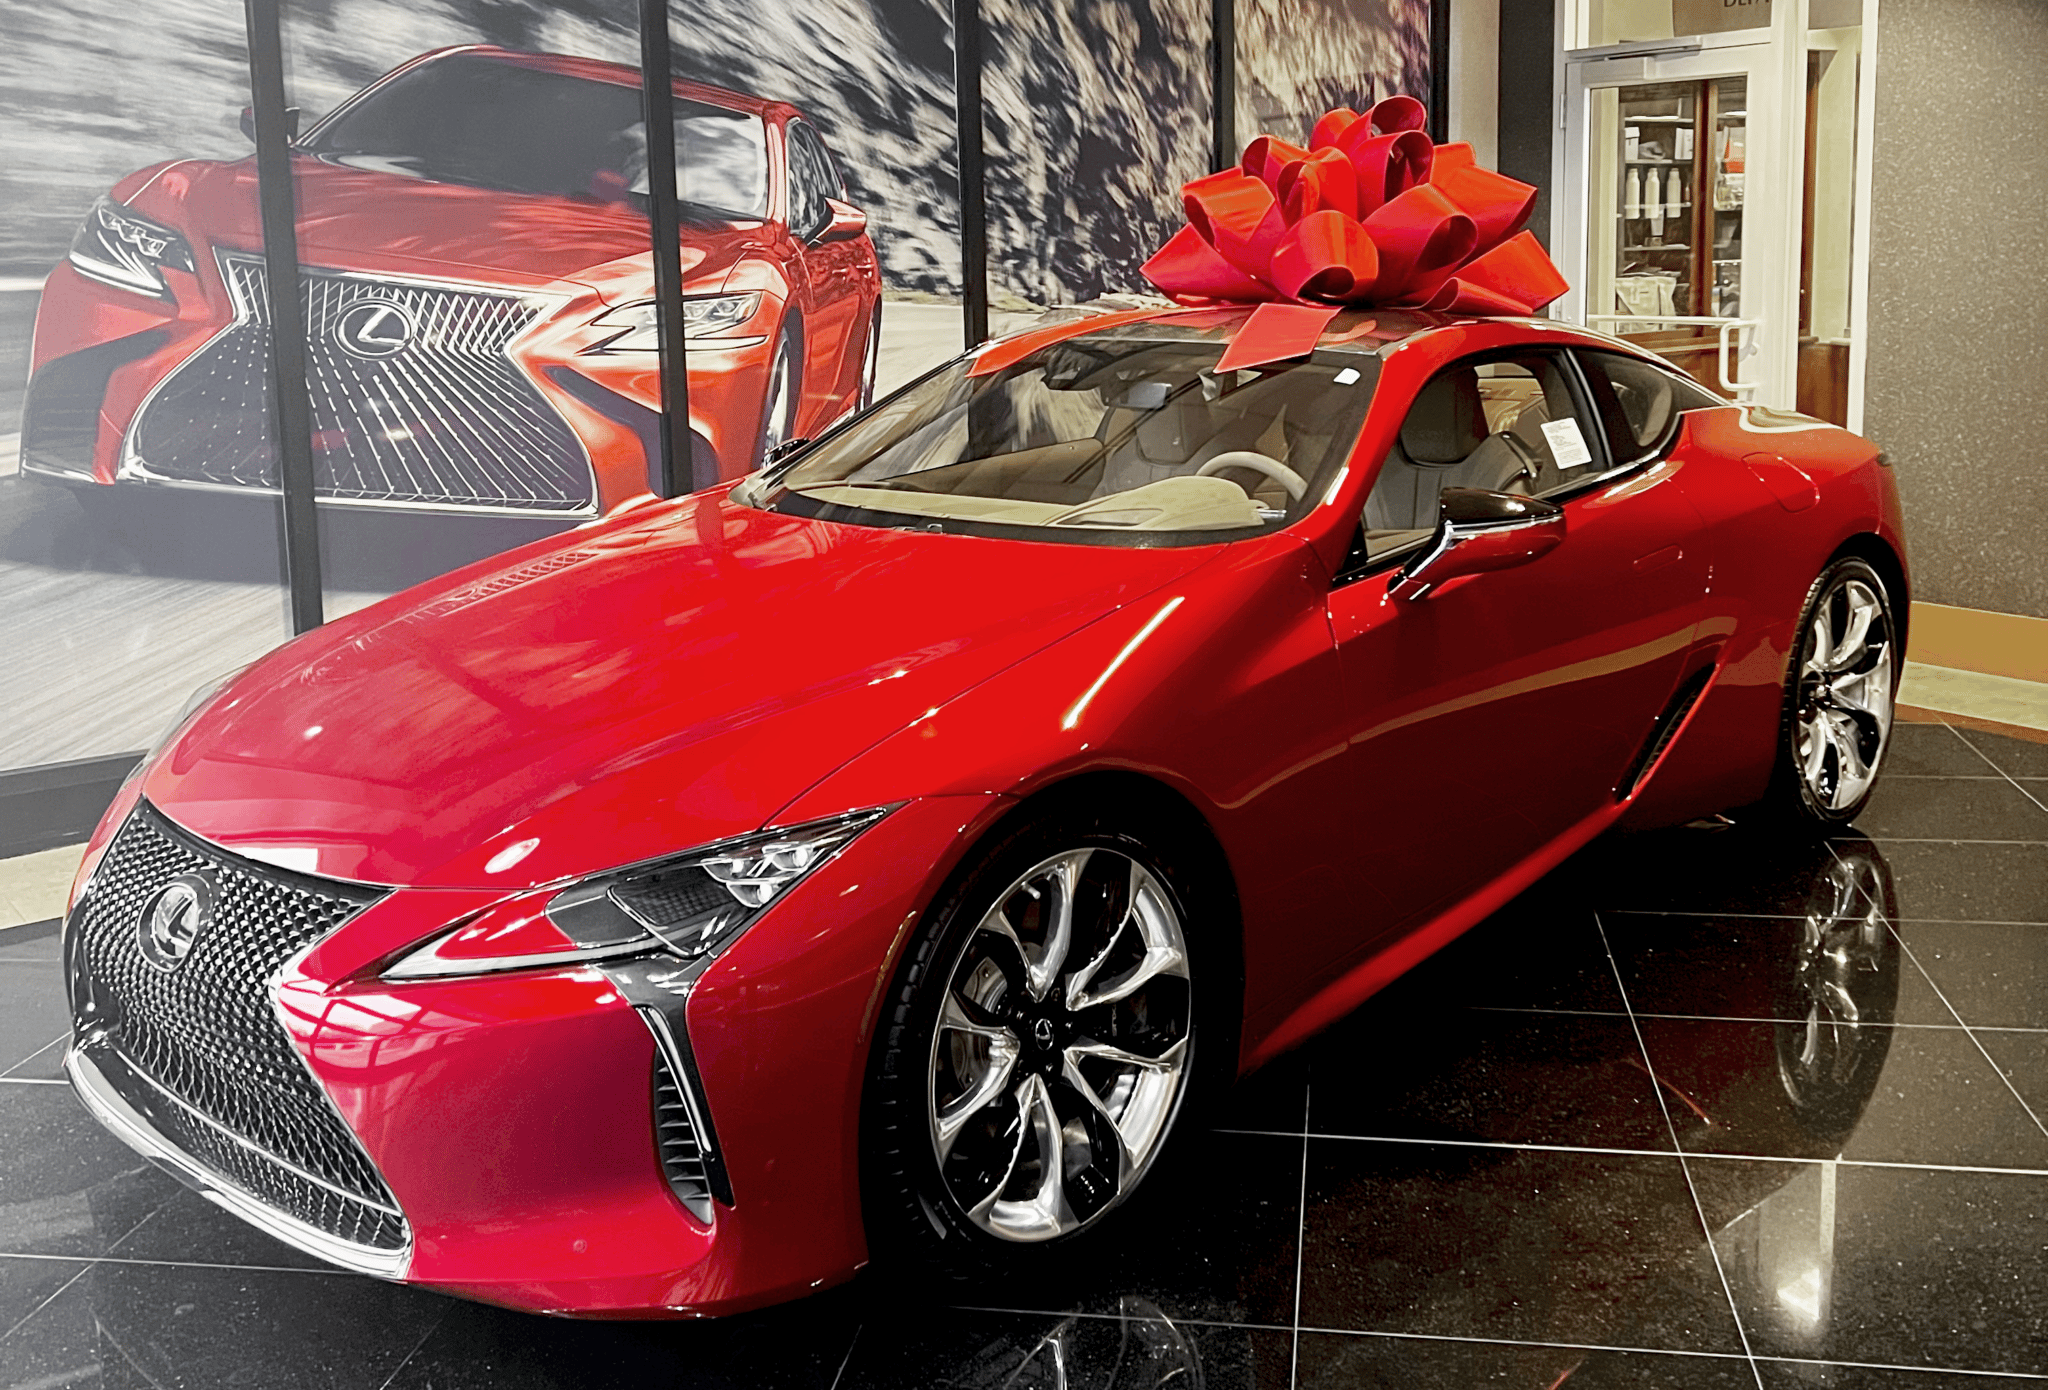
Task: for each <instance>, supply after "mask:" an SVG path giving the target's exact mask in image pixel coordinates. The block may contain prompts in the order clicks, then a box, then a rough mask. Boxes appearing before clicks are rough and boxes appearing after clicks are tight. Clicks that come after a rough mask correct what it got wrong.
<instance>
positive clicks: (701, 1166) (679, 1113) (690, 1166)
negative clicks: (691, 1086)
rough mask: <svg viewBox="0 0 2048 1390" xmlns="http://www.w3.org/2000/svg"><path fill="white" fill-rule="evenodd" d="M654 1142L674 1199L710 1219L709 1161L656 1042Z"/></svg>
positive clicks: (666, 1056)
mask: <svg viewBox="0 0 2048 1390" xmlns="http://www.w3.org/2000/svg"><path fill="white" fill-rule="evenodd" d="M654 1143H655V1147H656V1149H657V1150H659V1152H660V1154H661V1171H662V1172H663V1173H664V1174H666V1175H667V1177H668V1185H669V1188H670V1189H671V1190H672V1191H673V1192H674V1193H675V1194H676V1198H677V1200H678V1201H680V1202H681V1203H682V1204H683V1206H684V1207H686V1208H687V1209H688V1210H689V1212H690V1214H691V1215H692V1216H694V1217H696V1218H697V1219H698V1220H699V1221H705V1222H708V1221H710V1220H711V1170H710V1165H709V1164H708V1163H707V1162H706V1161H705V1158H704V1146H703V1145H702V1144H701V1143H699V1142H698V1139H697V1126H696V1123H695V1122H694V1121H693V1120H691V1118H690V1106H689V1102H687V1101H686V1100H684V1099H683V1088H682V1086H681V1084H680V1083H679V1082H678V1081H677V1079H676V1073H675V1068H674V1067H672V1066H671V1065H670V1064H669V1060H668V1054H667V1052H666V1051H664V1050H663V1049H662V1048H661V1047H659V1046H657V1047H656V1048H655V1049H654Z"/></svg>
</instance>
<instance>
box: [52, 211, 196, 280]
mask: <svg viewBox="0 0 2048 1390" xmlns="http://www.w3.org/2000/svg"><path fill="white" fill-rule="evenodd" d="M71 264H72V266H73V267H74V268H75V269H76V270H77V271H78V272H79V274H81V275H88V276H91V277H92V278H93V279H95V280H98V281H100V282H102V283H103V284H108V285H113V286H115V287H116V288H118V289H124V290H133V291H134V292H135V293H136V294H146V295H148V296H150V297H151V298H152V299H169V298H170V297H171V287H170V286H169V285H168V284H167V283H165V281H164V277H163V269H164V267H165V266H169V267H170V268H171V269H173V270H183V271H188V272H189V271H190V270H192V268H193V266H192V248H191V247H190V246H189V245H187V244H186V242H185V238H183V237H181V236H179V235H178V234H177V233H176V232H174V231H172V230H171V229H170V228H169V227H164V226H159V225H158V224H157V223H155V222H152V221H150V220H149V219H148V218H147V217H138V216H136V215H135V214H134V213H132V212H130V211H129V210H128V209H127V208H126V207H125V206H124V205H122V204H120V203H117V202H115V201H114V200H113V199H111V198H102V199H100V200H99V201H98V202H97V203H94V204H93V205H92V211H91V212H89V213H87V214H86V215H85V225H84V226H82V227H80V228H79V229H78V235H77V236H75V237H73V238H72V239H71Z"/></svg>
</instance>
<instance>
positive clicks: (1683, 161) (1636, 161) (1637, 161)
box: [1621, 159, 1692, 166]
mask: <svg viewBox="0 0 2048 1390" xmlns="http://www.w3.org/2000/svg"><path fill="white" fill-rule="evenodd" d="M1621 162H1622V163H1623V164H1656V165H1660V166H1661V165H1667V164H1686V165H1689V164H1691V163H1692V161H1691V160H1690V159H1624V160H1622V161H1621Z"/></svg>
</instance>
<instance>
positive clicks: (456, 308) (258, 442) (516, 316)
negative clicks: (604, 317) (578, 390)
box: [127, 255, 595, 514]
mask: <svg viewBox="0 0 2048 1390" xmlns="http://www.w3.org/2000/svg"><path fill="white" fill-rule="evenodd" d="M220 265H221V274H222V276H223V278H224V279H225V280H226V281H227V285H228V290H229V292H230V294H231V295H232V296H233V298H234V301H235V308H236V315H235V321H234V322H233V323H232V324H230V325H229V326H228V327H227V328H226V329H225V330H224V331H222V332H221V333H220V334H219V335H218V336H216V337H215V338H214V339H213V340H212V341H210V342H209V343H208V344H207V345H206V346H205V347H203V348H201V349H200V350H199V351H198V352H196V353H194V354H193V355H192V356H191V357H190V358H188V359H187V360H186V361H185V362H184V363H182V364H181V365H180V366H179V367H178V369H177V370H176V371H175V372H173V373H171V375H170V376H168V377H166V378H165V379H164V381H163V383H162V384H161V385H160V386H158V388H157V389H156V391H155V392H154V393H153V394H152V395H151V397H150V398H149V400H148V402H147V403H146V404H145V406H144V407H143V410H142V413H141V415H140V417H139V418H138V419H137V420H136V422H135V425H134V427H133V429H132V430H131V431H130V433H129V439H128V456H129V463H128V465H127V466H128V467H129V468H139V470H140V471H141V472H142V474H143V475H144V476H147V477H151V478H160V479H165V480H169V481H175V482H186V483H210V484H213V485H216V486H222V487H247V488H268V489H274V488H276V487H277V485H278V483H277V454H276V450H275V449H274V448H273V447H272V444H271V438H272V434H273V431H272V429H271V423H270V421H271V399H270V367H269V362H270V296H269V290H268V277H267V275H266V273H265V268H264V265H263V262H261V261H260V260H256V259H253V258H250V257H243V256H228V255H223V256H222V257H221V258H220ZM299 287H300V293H301V297H302V299H303V302H304V307H305V315H306V339H307V349H306V351H307V356H306V383H307V387H308V390H309V394H310V395H311V397H312V408H313V466H314V490H315V492H316V493H317V495H318V496H320V497H322V498H328V499H333V500H339V501H356V502H365V503H379V504H383V505H386V506H422V507H461V508H470V509H484V510H492V511H509V512H514V513H521V514H524V513H535V514H546V513H555V512H587V511H589V510H591V509H592V508H593V506H594V504H595V482H594V479H593V475H592V473H591V468H590V459H589V456H588V454H586V453H585V451H584V448H583V444H582V441H581V440H579V439H578V438H577V437H576V434H575V433H574V431H572V430H571V429H570V428H569V426H568V423H567V422H566V421H564V420H563V419H562V417H561V416H560V415H559V414H558V413H556V411H555V409H554V407H553V406H551V405H550V404H549V403H548V401H547V398H546V397H544V396H543V395H542V394H541V393H540V391H539V390H538V389H537V388H536V387H535V386H534V384H533V383H532V381H530V380H529V379H528V378H527V376H526V374H525V373H524V372H522V371H521V370H520V368H519V366H518V365H517V364H516V363H515V362H514V361H513V360H512V358H511V357H510V356H509V355H508V353H507V349H508V347H509V346H510V344H511V343H512V341H513V339H515V338H517V337H518V336H519V335H520V334H521V333H523V332H525V331H526V329H527V328H528V327H529V326H531V325H532V323H533V322H534V320H536V319H537V318H539V317H540V316H541V314H542V313H544V312H545V311H546V306H545V305H544V304H541V303H538V302H536V301H535V300H533V299H531V298H528V297H526V296H523V295H518V294H511V293H506V292H503V291H495V290H487V289H474V288H469V287H466V286H454V285H429V284H417V283H413V282H410V281H403V280H380V279H376V278H372V277H368V276H360V275H345V274H340V273H336V272H331V271H321V270H310V269H309V270H305V271H303V272H302V273H301V275H300V280H299Z"/></svg>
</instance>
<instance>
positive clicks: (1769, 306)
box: [1550, 0, 1880, 431]
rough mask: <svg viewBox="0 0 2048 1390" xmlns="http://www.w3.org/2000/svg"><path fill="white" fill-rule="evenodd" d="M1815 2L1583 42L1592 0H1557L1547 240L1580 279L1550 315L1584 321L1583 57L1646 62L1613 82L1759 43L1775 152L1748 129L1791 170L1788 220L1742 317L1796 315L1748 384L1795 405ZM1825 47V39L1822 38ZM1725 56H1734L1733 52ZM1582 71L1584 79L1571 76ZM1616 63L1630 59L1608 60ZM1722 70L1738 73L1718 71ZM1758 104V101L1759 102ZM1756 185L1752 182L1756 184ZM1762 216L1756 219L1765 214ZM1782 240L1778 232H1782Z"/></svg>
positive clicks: (1873, 18) (1855, 297)
mask: <svg viewBox="0 0 2048 1390" xmlns="http://www.w3.org/2000/svg"><path fill="white" fill-rule="evenodd" d="M1879 4H1880V0H1860V13H1861V30H1862V35H1861V38H1862V55H1861V67H1860V74H1859V78H1858V83H1857V93H1856V150H1855V174H1854V178H1855V187H1854V211H1853V223H1852V227H1851V232H1850V253H1849V254H1850V263H1849V273H1850V286H1849V296H1850V299H1849V302H1850V308H1849V380H1848V394H1849V401H1848V406H1849V409H1848V423H1849V428H1850V429H1852V430H1857V431H1860V430H1861V429H1862V428H1863V425H1864V387H1865V381H1866V378H1867V373H1868V363H1869V349H1870V342H1869V325H1868V320H1869V293H1870V241H1871V238H1870V223H1871V184H1872V169H1873V163H1874V158H1873V155H1874V147H1875V143H1876V141H1875V131H1876V113H1877V83H1878V75H1879V67H1878V37H1879V35H1878V28H1879ZM1811 6H1812V0H1772V4H1771V23H1770V26H1769V28H1767V29H1757V30H1748V31H1740V32H1735V33H1727V34H1700V35H1689V36H1684V37H1678V38H1670V39H1662V40H1654V41H1645V42H1636V43H1625V44H1614V45H1609V46H1607V47H1604V48H1586V47H1581V46H1580V45H1582V44H1583V43H1584V42H1585V38H1586V36H1587V35H1588V34H1589V32H1590V31H1589V28H1588V22H1589V21H1588V16H1589V13H1590V8H1591V0H1561V3H1559V4H1558V5H1557V7H1556V27H1555V41H1554V45H1553V48H1552V78H1551V88H1552V91H1553V92H1555V93H1556V94H1557V95H1556V102H1557V105H1556V111H1555V114H1554V117H1553V119H1554V120H1555V121H1556V125H1555V127H1554V129H1553V134H1554V136H1555V139H1554V140H1553V142H1552V154H1551V187H1552V188H1553V189H1554V190H1555V195H1554V196H1553V198H1552V200H1551V217H1550V222H1551V225H1550V246H1551V249H1552V253H1553V258H1554V259H1555V260H1556V261H1557V264H1558V267H1559V269H1561V270H1562V271H1563V272H1564V274H1565V278H1566V280H1567V281H1568V282H1569V283H1570V285H1571V286H1572V289H1571V290H1570V291H1569V292H1568V293H1567V294H1566V296H1565V297H1564V298H1563V299H1562V300H1561V301H1560V302H1559V303H1558V304H1557V305H1556V306H1554V307H1553V309H1552V311H1551V312H1552V316H1553V317H1556V318H1561V319H1568V320H1570V321H1572V322H1577V323H1583V322H1584V321H1585V313H1586V304H1585V299H1584V292H1583V286H1584V284H1585V268H1586V228H1585V221H1586V212H1587V206H1588V204H1587V193H1588V191H1589V190H1588V188H1587V185H1586V179H1587V172H1588V169H1589V167H1590V144H1589V141H1590V127H1591V122H1590V119H1589V118H1590V114H1591V113H1590V110H1589V109H1586V108H1585V107H1584V106H1583V105H1581V107H1580V109H1579V115H1578V120H1577V121H1576V122H1574V121H1573V120H1572V119H1571V115H1572V110H1573V103H1574V100H1575V99H1576V100H1578V101H1579V102H1581V103H1583V102H1584V101H1585V99H1586V98H1585V84H1584V82H1583V78H1584V75H1585V70H1586V65H1588V64H1595V63H1614V64H1629V63H1639V64H1641V65H1642V66H1643V67H1644V69H1646V71H1645V72H1644V74H1643V75H1642V76H1640V77H1636V78H1628V77H1625V76H1624V77H1619V78H1618V80H1616V81H1614V82H1606V81H1603V82H1601V83H1600V84H1599V85H1603V86H1604V85H1621V84H1623V83H1625V82H1629V81H1657V80H1660V79H1661V77H1662V76H1663V71H1664V69H1665V65H1666V64H1667V63H1669V64H1671V66H1672V72H1671V75H1672V77H1673V79H1674V80H1684V79H1683V78H1681V77H1680V76H1679V73H1678V72H1677V71H1676V69H1677V67H1678V66H1679V64H1680V63H1681V61H1682V60H1688V59H1692V60H1699V61H1701V62H1704V63H1711V62H1713V61H1714V55H1715V54H1717V53H1718V52H1720V51H1721V50H1725V49H1730V48H1750V49H1763V50H1765V52H1766V53H1767V55H1768V58H1769V61H1768V62H1767V63H1766V65H1765V72H1764V74H1763V76H1764V77H1765V79H1766V81H1767V82H1768V83H1769V86H1768V88H1767V89H1766V88H1757V87H1754V86H1753V87H1752V91H1763V90H1768V91H1769V92H1770V93H1771V94H1772V96H1773V98H1774V106H1775V110H1774V111H1773V113H1772V114H1773V116H1775V117H1776V122H1775V123H1776V130H1775V132H1774V134H1773V145H1772V147H1771V148H1770V149H1769V150H1768V151H1759V149H1758V144H1757V142H1756V140H1755V134H1756V132H1755V131H1754V129H1752V132H1751V135H1752V138H1751V144H1750V148H1751V151H1752V155H1751V157H1752V158H1753V159H1754V158H1756V157H1757V156H1758V153H1763V154H1767V155H1768V157H1769V159H1770V161H1771V162H1772V163H1773V164H1775V165H1776V167H1778V168H1781V169H1783V170H1785V171H1786V172H1785V177H1784V179H1783V181H1782V186H1781V187H1780V189H1779V190H1777V191H1778V193H1779V195H1780V197H1781V201H1782V202H1783V205H1784V207H1785V209H1786V211H1785V215H1784V217H1783V218H1782V219H1780V221H1781V224H1782V226H1783V236H1782V240H1783V242H1784V243H1785V244H1784V245H1782V246H1781V247H1780V250H1779V253H1778V256H1777V260H1778V262H1779V264H1778V265H1777V266H1776V267H1774V268H1772V273H1771V276H1770V278H1771V279H1772V280H1773V281H1774V282H1775V283H1774V284H1772V285H1771V286H1770V287H1769V292H1768V295H1764V294H1763V293H1761V292H1762V291H1763V290H1764V289H1765V287H1764V286H1762V285H1754V286H1753V285H1752V283H1751V280H1750V267H1749V265H1748V264H1745V265H1744V280H1745V284H1744V294H1743V316H1744V317H1745V318H1768V320H1769V321H1774V322H1776V323H1779V324H1789V325H1790V329H1789V332H1788V333H1787V336H1785V337H1784V338H1783V340H1782V341H1783V343H1784V350H1783V351H1781V352H1780V353H1778V354H1777V356H1778V357H1779V359H1780V362H1779V363H1778V364H1776V365H1774V367H1773V370H1772V373H1771V376H1770V379H1769V385H1770V388H1771V389H1769V390H1763V389H1759V390H1758V391H1757V392H1754V393H1751V394H1752V395H1753V398H1754V399H1755V400H1756V401H1757V402H1758V403H1760V404H1767V405H1775V406H1782V407H1783V408H1785V409H1791V408H1792V407H1793V405H1794V402H1795V399H1796V395H1797V389H1798V386H1797V383H1798V314H1799V260H1800V240H1799V235H1800V221H1801V217H1800V211H1801V209H1800V200H1799V190H1800V189H1803V187H1804V185H1805V167H1804V166H1805V140H1804V133H1805V128H1806V61H1807V54H1808V52H1809V51H1812V47H1813V45H1810V44H1809V41H1808V36H1809V29H1808V24H1809V22H1810V18H1811ZM1823 46H1825V45H1823ZM1722 61H1726V60H1725V59H1724V60H1722ZM1575 70H1576V75H1577V76H1578V77H1579V78H1580V79H1581V80H1580V82H1579V83H1578V84H1577V87H1576V93H1575V84H1574V81H1573V78H1574V76H1575ZM1609 71H1610V72H1614V73H1620V72H1622V71H1624V69H1622V68H1619V67H1617V68H1615V69H1610V70H1609ZM1715 75H1733V74H1732V73H1730V74H1715ZM1755 105H1756V103H1755V102H1754V100H1753V101H1752V106H1753V107H1754V106H1755ZM1751 191H1752V192H1753V191H1754V182H1752V183H1751ZM1748 220H1749V219H1745V228H1744V233H1745V235H1744V245H1745V256H1744V260H1745V262H1747V261H1748V260H1749V257H1748V255H1747V250H1748V245H1749V241H1750V237H1749V231H1750V228H1749V227H1748V225H1747V223H1748ZM1759 220H1760V219H1759ZM1778 239H1780V238H1774V240H1778Z"/></svg>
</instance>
